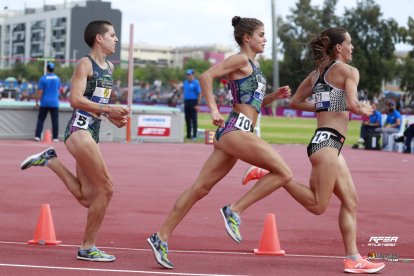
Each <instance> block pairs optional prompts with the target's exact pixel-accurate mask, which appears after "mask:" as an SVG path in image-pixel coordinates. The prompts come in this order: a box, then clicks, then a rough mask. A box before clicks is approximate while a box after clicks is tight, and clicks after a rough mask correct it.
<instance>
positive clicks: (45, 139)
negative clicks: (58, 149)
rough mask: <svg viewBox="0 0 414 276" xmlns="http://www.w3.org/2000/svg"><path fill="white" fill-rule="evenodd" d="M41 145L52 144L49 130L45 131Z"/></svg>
mask: <svg viewBox="0 0 414 276" xmlns="http://www.w3.org/2000/svg"><path fill="white" fill-rule="evenodd" d="M43 143H52V134H51V133H50V129H46V130H45V133H44V134H43Z"/></svg>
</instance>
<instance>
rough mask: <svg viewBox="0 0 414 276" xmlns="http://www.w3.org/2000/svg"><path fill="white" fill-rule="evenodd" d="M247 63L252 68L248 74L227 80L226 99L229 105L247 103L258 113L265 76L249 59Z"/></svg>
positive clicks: (263, 91)
mask: <svg viewBox="0 0 414 276" xmlns="http://www.w3.org/2000/svg"><path fill="white" fill-rule="evenodd" d="M249 63H250V65H251V66H252V68H253V72H252V73H251V74H250V75H249V76H247V77H245V78H242V79H238V80H232V81H229V83H228V84H227V88H228V94H227V100H229V101H230V106H233V105H234V104H236V103H239V104H248V105H250V106H252V107H254V108H255V109H256V111H257V113H259V112H260V110H261V108H262V102H263V98H264V96H265V93H266V78H265V76H264V75H263V73H262V72H261V71H260V68H259V67H256V66H255V65H254V64H253V62H252V61H251V60H250V59H249Z"/></svg>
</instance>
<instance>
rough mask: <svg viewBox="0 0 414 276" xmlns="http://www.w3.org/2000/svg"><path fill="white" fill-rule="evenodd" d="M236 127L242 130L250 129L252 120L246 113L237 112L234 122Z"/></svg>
mask: <svg viewBox="0 0 414 276" xmlns="http://www.w3.org/2000/svg"><path fill="white" fill-rule="evenodd" d="M234 126H235V127H236V128H238V129H240V130H243V131H250V132H251V131H252V129H253V124H252V120H250V119H249V118H248V117H247V116H246V115H244V114H243V113H239V117H238V118H237V121H236V124H235V125H234Z"/></svg>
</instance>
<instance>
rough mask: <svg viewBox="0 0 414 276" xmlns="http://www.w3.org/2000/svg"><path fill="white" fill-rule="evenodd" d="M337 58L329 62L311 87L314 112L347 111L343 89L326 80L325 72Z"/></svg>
mask: <svg viewBox="0 0 414 276" xmlns="http://www.w3.org/2000/svg"><path fill="white" fill-rule="evenodd" d="M338 62H340V61H339V60H336V61H333V62H332V63H331V64H329V65H328V66H327V67H326V68H325V70H324V72H323V74H322V76H321V75H319V76H318V78H317V79H316V81H315V82H314V84H313V87H312V97H313V100H314V102H315V108H316V112H321V111H348V109H347V108H346V95H345V90H343V89H339V88H337V87H335V86H333V85H332V84H330V83H329V82H327V81H326V78H325V77H326V74H327V73H328V72H329V70H330V69H331V68H332V66H333V65H334V64H336V63H338Z"/></svg>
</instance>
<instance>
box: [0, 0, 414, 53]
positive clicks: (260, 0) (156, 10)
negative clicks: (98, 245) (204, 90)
mask: <svg viewBox="0 0 414 276" xmlns="http://www.w3.org/2000/svg"><path fill="white" fill-rule="evenodd" d="M64 1H65V0H43V1H39V0H2V1H1V4H0V9H3V7H1V6H8V8H9V9H13V10H16V9H23V8H24V7H25V5H26V6H27V7H40V5H42V3H46V4H56V3H59V4H62V3H64ZM66 1H67V2H72V1H71V0H66ZM360 1H361V0H360ZM111 2H112V7H113V8H115V9H119V10H121V11H122V14H123V26H122V43H128V41H129V25H130V24H134V41H135V42H136V43H148V44H155V45H160V46H186V45H187V46H194V45H206V44H209V45H211V44H223V45H229V46H234V47H235V48H236V44H235V42H234V39H233V34H232V31H233V29H232V26H231V18H232V17H233V16H234V15H239V16H242V17H255V18H258V19H261V20H262V21H263V22H264V24H265V28H266V27H267V29H266V37H267V39H268V43H267V46H266V52H265V53H266V54H267V55H269V56H270V55H271V41H272V34H271V30H270V26H271V0H146V1H144V0H112V1H111ZM296 2H297V1H294V0H276V12H277V14H278V15H281V16H283V17H286V15H288V14H290V9H291V8H292V7H293V6H294V4H295V3H296ZM356 2H357V0H339V1H338V5H337V14H339V15H342V14H343V11H344V7H345V6H346V7H348V8H349V7H355V6H356ZM375 2H376V3H378V4H379V5H380V6H381V10H382V12H383V17H384V18H394V19H396V20H397V22H398V23H399V24H400V25H404V26H406V25H407V20H408V16H410V15H411V16H412V17H414V0H375ZM311 3H312V5H319V6H321V5H322V3H323V0H312V2H311ZM398 49H400V50H408V49H411V47H410V46H407V45H398Z"/></svg>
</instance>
